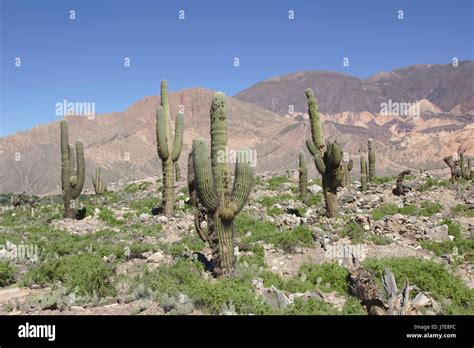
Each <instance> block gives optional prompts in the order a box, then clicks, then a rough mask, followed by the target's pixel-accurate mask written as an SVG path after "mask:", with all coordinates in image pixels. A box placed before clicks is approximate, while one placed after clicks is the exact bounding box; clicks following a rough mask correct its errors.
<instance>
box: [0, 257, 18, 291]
mask: <svg viewBox="0 0 474 348" xmlns="http://www.w3.org/2000/svg"><path fill="white" fill-rule="evenodd" d="M15 274H16V270H15V267H14V266H13V265H12V264H11V263H10V262H8V261H0V286H7V285H9V284H12V283H14V282H15Z"/></svg>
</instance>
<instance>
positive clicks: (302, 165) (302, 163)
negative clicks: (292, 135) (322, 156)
mask: <svg viewBox="0 0 474 348" xmlns="http://www.w3.org/2000/svg"><path fill="white" fill-rule="evenodd" d="M298 173H299V191H300V197H301V198H303V199H304V198H305V197H306V190H307V188H308V167H307V166H306V158H305V156H304V152H303V151H300V153H299V167H298Z"/></svg>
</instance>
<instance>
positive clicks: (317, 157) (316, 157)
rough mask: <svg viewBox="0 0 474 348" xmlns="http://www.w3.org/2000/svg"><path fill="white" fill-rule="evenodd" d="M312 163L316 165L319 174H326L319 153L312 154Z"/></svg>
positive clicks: (324, 165)
mask: <svg viewBox="0 0 474 348" xmlns="http://www.w3.org/2000/svg"><path fill="white" fill-rule="evenodd" d="M314 164H315V165H316V169H317V170H318V172H319V174H321V175H324V174H326V164H324V161H323V158H322V157H321V154H319V153H316V154H315V155H314Z"/></svg>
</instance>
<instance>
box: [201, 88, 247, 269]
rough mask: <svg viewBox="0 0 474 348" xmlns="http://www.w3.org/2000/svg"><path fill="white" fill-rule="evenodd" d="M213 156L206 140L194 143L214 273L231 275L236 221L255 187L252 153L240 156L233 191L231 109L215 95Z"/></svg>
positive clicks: (213, 102)
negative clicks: (229, 143)
mask: <svg viewBox="0 0 474 348" xmlns="http://www.w3.org/2000/svg"><path fill="white" fill-rule="evenodd" d="M210 114H211V155H210V156H209V148H208V146H207V144H206V142H205V141H204V139H202V138H197V139H195V140H194V142H193V152H194V160H193V165H194V174H195V178H194V179H195V180H196V184H197V185H196V186H197V192H198V198H199V202H200V203H201V204H202V205H203V206H204V207H205V208H206V209H207V211H208V214H209V216H208V221H209V226H208V231H209V237H208V242H209V244H210V246H211V248H212V253H213V263H214V273H215V275H217V276H220V275H229V274H231V273H232V272H233V270H234V266H235V257H234V218H235V217H236V215H237V214H238V213H239V212H240V211H241V210H242V208H243V207H244V205H245V204H246V202H247V200H248V197H249V194H250V190H251V188H252V184H253V171H252V168H251V167H250V163H249V159H250V156H249V153H248V151H247V150H242V151H241V152H240V153H239V154H238V156H237V163H236V166H235V179H234V183H233V188H231V173H230V171H229V167H228V163H227V157H226V156H225V155H224V154H225V153H226V146H227V129H226V128H227V109H226V101H225V96H224V94H222V93H216V94H214V97H213V100H212V105H211V111H210Z"/></svg>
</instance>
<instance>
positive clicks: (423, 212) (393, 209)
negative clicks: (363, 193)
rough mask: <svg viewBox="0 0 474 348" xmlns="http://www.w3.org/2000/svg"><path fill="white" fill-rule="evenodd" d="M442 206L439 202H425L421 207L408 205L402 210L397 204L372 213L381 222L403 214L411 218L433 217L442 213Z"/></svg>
mask: <svg viewBox="0 0 474 348" xmlns="http://www.w3.org/2000/svg"><path fill="white" fill-rule="evenodd" d="M442 208H443V207H442V206H441V204H440V203H438V202H431V201H423V202H420V204H419V206H416V205H413V204H407V205H405V206H403V207H402V208H398V207H397V206H396V205H395V204H392V203H388V204H383V205H381V206H379V207H378V208H375V209H373V210H372V211H371V214H372V217H373V218H374V219H375V220H381V219H383V218H385V217H386V216H390V215H395V214H403V215H410V216H431V215H434V214H437V213H439V212H441V210H442Z"/></svg>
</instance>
